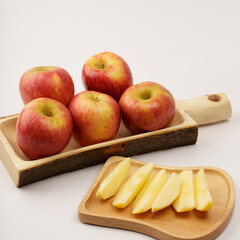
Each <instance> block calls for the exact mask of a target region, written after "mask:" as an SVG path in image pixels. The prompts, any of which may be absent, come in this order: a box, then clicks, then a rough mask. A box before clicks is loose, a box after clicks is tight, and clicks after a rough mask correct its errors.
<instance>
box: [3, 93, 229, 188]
mask: <svg viewBox="0 0 240 240" xmlns="http://www.w3.org/2000/svg"><path fill="white" fill-rule="evenodd" d="M230 116H231V105H230V102H229V100H228V98H227V96H226V95H225V94H223V93H219V94H212V95H204V96H201V97H196V98H193V99H189V100H183V101H178V100H177V101H176V113H175V117H174V119H173V121H172V122H171V124H170V125H169V126H168V127H166V128H164V129H161V130H158V131H153V132H147V133H143V134H138V135H132V134H131V133H130V132H129V131H128V130H127V129H126V128H125V127H124V125H123V124H121V126H120V129H119V132H118V134H117V136H116V138H115V139H114V140H111V141H107V142H103V143H99V144H94V145H91V146H87V147H80V146H79V145H78V144H77V143H76V142H75V140H74V139H73V138H72V139H71V141H70V143H69V144H68V146H67V147H66V148H65V149H64V151H63V152H61V153H59V154H56V155H53V156H50V157H46V158H41V159H37V160H32V161H29V159H28V158H27V157H26V156H25V155H24V154H23V153H22V151H21V150H20V148H19V146H18V144H17V141H16V121H17V118H18V115H13V116H9V117H3V118H1V119H0V158H1V160H2V161H3V163H4V165H5V166H6V168H7V170H8V172H9V174H10V176H11V177H12V179H13V181H14V183H15V184H16V186H17V187H21V186H23V185H26V184H29V183H32V182H35V181H38V180H41V179H44V178H47V177H51V176H54V175H56V174H60V173H65V172H69V171H74V170H78V169H81V168H85V167H88V166H91V165H95V164H99V163H103V162H105V161H106V160H107V159H108V158H109V157H110V156H113V155H119V156H133V155H137V154H142V153H147V152H151V151H155V150H160V149H167V148H172V147H177V146H183V145H189V144H194V143H196V141H197V136H198V126H199V125H203V124H209V123H214V122H218V121H223V120H226V119H228V118H230Z"/></svg>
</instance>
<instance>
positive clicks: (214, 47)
mask: <svg viewBox="0 0 240 240" xmlns="http://www.w3.org/2000/svg"><path fill="white" fill-rule="evenodd" d="M101 51H112V52H115V53H117V54H119V55H120V56H122V57H123V58H124V59H125V60H126V61H127V63H128V64H129V66H130V68H131V70H132V73H133V77H134V83H139V82H142V81H149V80H150V81H155V82H158V83H161V84H162V85H164V86H165V87H167V88H168V89H169V90H170V91H171V92H172V94H173V95H174V97H175V98H176V99H187V98H191V97H194V96H200V95H204V94H207V93H218V92H224V93H226V94H227V96H228V97H229V98H230V101H231V103H232V109H233V114H232V118H231V119H230V120H229V121H225V122H222V123H219V124H213V125H208V126H204V127H200V128H199V136H198V142H197V144H196V145H191V146H185V147H180V148H174V149H171V150H166V151H157V152H153V153H149V154H145V155H139V156H135V157H134V158H135V159H138V160H143V161H147V162H153V163H158V164H162V165H170V166H199V165H208V166H215V167H220V168H223V169H224V170H226V171H227V172H228V173H229V174H231V176H232V178H233V180H234V183H235V187H236V204H235V209H234V212H233V216H232V218H231V221H230V223H229V224H228V226H227V228H226V229H225V230H224V232H223V233H222V234H221V235H220V236H219V237H218V239H219V240H220V239H231V240H234V239H235V240H237V239H239V237H240V228H239V222H240V204H239V180H240V177H239V176H240V174H239V171H240V159H239V133H240V127H239V122H240V104H239V90H240V84H239V80H240V1H238V0H236V1H233V0H225V1H223V0H216V1H213V0H201V1H194V0H189V1H185V0H182V1H171V0H170V1H159V0H155V1H153V0H148V1H137V0H136V1H130V0H121V1H111V0H109V1H107V0H101V1H95V0H88V1H77V0H76V1H74V0H66V1H63V0H55V1H50V0H41V1H30V0H29V1H27V0H22V1H17V0H16V1H13V0H0V116H7V115H10V114H15V113H18V112H20V111H21V109H22V108H23V103H22V101H21V98H20V94H19V89H18V84H19V80H20V77H21V75H22V74H23V73H24V72H25V71H26V70H28V69H29V68H32V67H34V66H39V65H57V66H61V67H63V68H65V69H66V70H67V71H68V72H69V73H70V75H71V76H72V78H73V80H74V83H75V88H76V93H77V92H79V91H82V90H84V88H83V85H82V82H81V70H82V66H83V64H84V62H85V61H86V60H87V59H88V58H89V57H90V56H92V55H93V54H95V53H98V52H101ZM102 166H103V165H102V164H101V165H97V166H93V167H89V168H86V169H83V170H79V171H75V172H71V173H66V174H63V175H59V176H56V177H52V178H50V179H46V180H43V181H40V182H37V183H33V184H30V185H28V186H25V187H23V188H20V189H19V188H16V187H15V185H14V184H13V182H12V180H11V178H10V176H9V174H8V172H7V170H6V169H5V167H4V165H3V164H2V162H1V161H0V239H1V240H15V239H18V240H23V239H24V240H30V239H35V240H38V239H39V240H40V239H58V240H61V239H64V240H65V239H113V238H114V239H115V240H117V239H126V238H127V239H151V238H150V237H148V236H145V235H142V234H139V233H134V232H130V231H124V230H116V229H110V228H105V227H96V226H91V225H87V224H83V223H81V222H80V221H79V220H78V215H77V210H78V205H79V204H80V202H81V200H82V198H83V197H84V196H85V194H86V192H87V191H88V189H89V187H90V186H91V184H92V182H93V181H94V179H95V177H96V176H97V174H98V173H99V171H100V169H101V168H102Z"/></svg>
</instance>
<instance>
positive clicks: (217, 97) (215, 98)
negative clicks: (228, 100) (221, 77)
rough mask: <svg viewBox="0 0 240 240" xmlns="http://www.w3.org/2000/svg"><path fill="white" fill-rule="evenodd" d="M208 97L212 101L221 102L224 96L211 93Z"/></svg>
mask: <svg viewBox="0 0 240 240" xmlns="http://www.w3.org/2000/svg"><path fill="white" fill-rule="evenodd" d="M208 99H209V100H210V101H212V102H219V101H221V99H222V98H221V96H219V95H216V94H213V95H209V96H208Z"/></svg>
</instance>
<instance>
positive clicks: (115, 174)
mask: <svg viewBox="0 0 240 240" xmlns="http://www.w3.org/2000/svg"><path fill="white" fill-rule="evenodd" d="M130 166H131V162H130V158H126V159H125V160H123V161H122V162H120V163H119V164H118V165H117V166H116V167H115V168H114V170H113V171H112V172H111V173H110V174H109V175H108V176H107V177H106V178H105V179H104V180H103V182H102V183H101V185H100V187H99V189H98V191H97V193H96V195H97V197H99V198H101V199H107V198H110V197H112V196H114V195H115V194H116V193H117V191H118V190H119V188H120V187H121V186H122V184H123V183H124V182H125V181H126V180H127V178H128V176H129V172H130Z"/></svg>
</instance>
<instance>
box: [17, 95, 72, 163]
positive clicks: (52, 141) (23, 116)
mask: <svg viewBox="0 0 240 240" xmlns="http://www.w3.org/2000/svg"><path fill="white" fill-rule="evenodd" d="M72 128H73V123H72V117H71V114H70V112H69V111H68V109H67V108H66V107H65V106H64V105H63V104H61V103H60V102H58V101H55V100H53V99H49V98H38V99H35V100H33V101H31V102H29V103H28V104H26V106H25V107H24V109H23V110H22V112H21V113H20V115H19V117H18V120H17V127H16V138H17V142H18V145H19V147H20V148H21V150H22V151H23V153H24V154H25V155H26V156H27V157H29V158H30V159H38V158H42V157H46V156H50V155H53V154H56V153H59V152H61V151H62V150H63V149H64V148H65V147H66V145H67V144H68V142H69V141H70V138H71V136H72Z"/></svg>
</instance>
